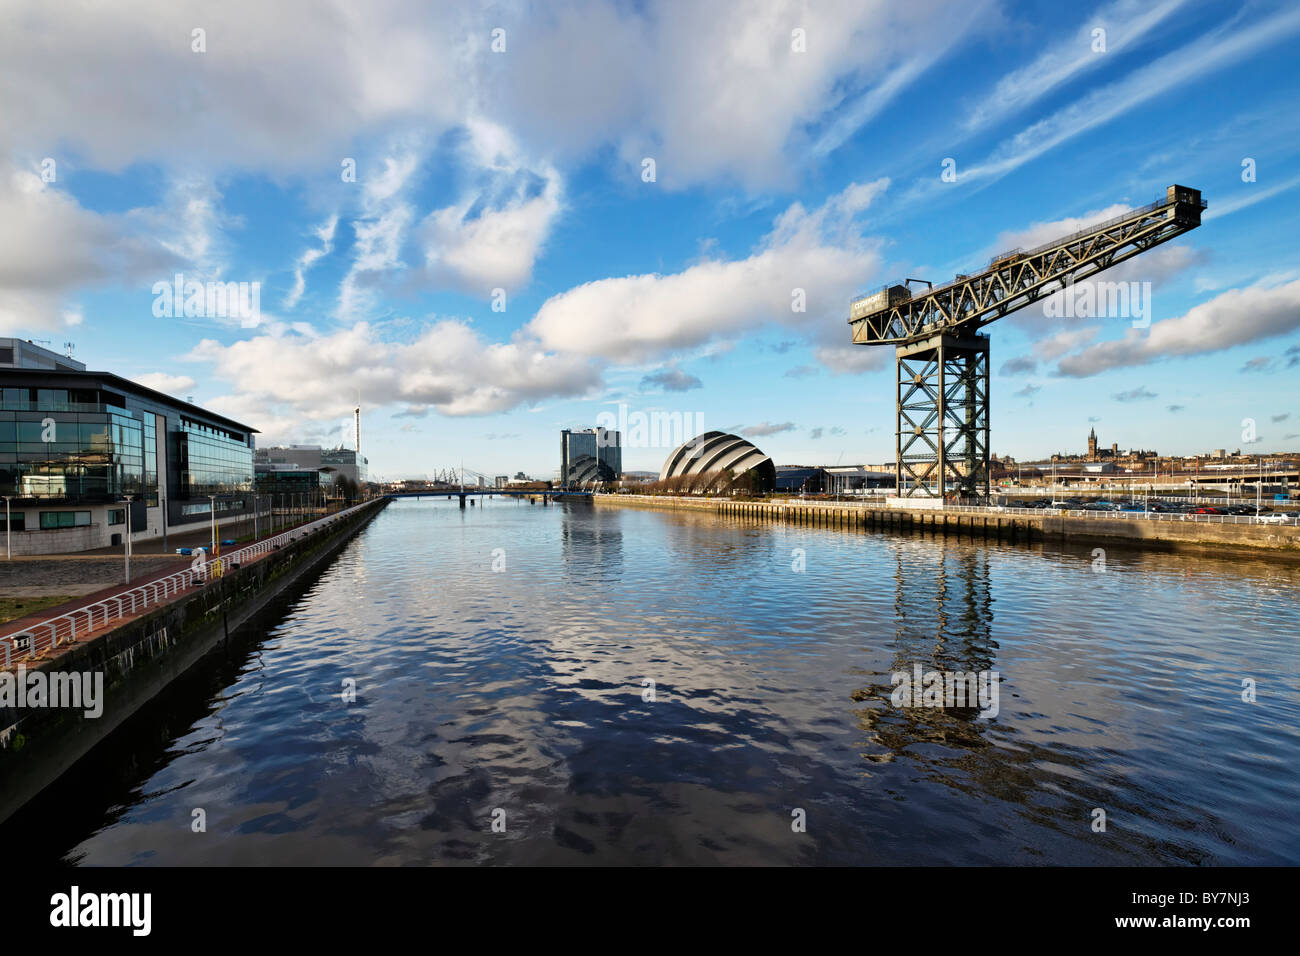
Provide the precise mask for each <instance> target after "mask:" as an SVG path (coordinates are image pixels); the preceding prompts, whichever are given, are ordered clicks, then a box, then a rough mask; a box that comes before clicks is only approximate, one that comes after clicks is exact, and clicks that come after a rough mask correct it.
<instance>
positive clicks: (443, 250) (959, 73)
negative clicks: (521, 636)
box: [0, 0, 1300, 478]
mask: <svg viewBox="0 0 1300 956" xmlns="http://www.w3.org/2000/svg"><path fill="white" fill-rule="evenodd" d="M196 30H198V31H202V32H201V33H196V32H195V31H196ZM498 30H499V31H503V32H502V33H494V31H498ZM1098 31H1103V32H1100V33H1099V32H1098ZM1298 41H1300V8H1297V7H1296V6H1295V5H1294V4H1285V3H1267V2H1259V3H1244V4H1226V3H1212V2H1197V0H1146V2H1135V0H1104V2H1101V3H1096V4H1086V3H1085V4H1075V5H1062V4H1057V3H1010V2H1003V3H999V2H994V0H984V2H979V0H963V2H954V3H948V2H942V0H917V2H910V3H907V4H898V3H885V2H882V3H870V2H864V0H853V2H847V0H846V2H843V3H837V2H816V3H813V2H808V3H794V2H776V0H771V2H758V0H755V2H752V3H710V4H699V3H604V2H581V3H563V2H559V3H554V4H547V5H544V6H543V5H533V4H524V3H520V4H513V3H494V4H485V5H468V4H467V5H463V6H461V7H460V8H453V9H439V8H437V6H436V5H435V6H434V7H431V6H430V5H428V4H421V3H403V2H396V0H394V2H382V3H376V4H373V5H367V6H366V7H365V9H364V10H363V9H361V8H360V7H359V6H358V5H354V4H348V3H343V2H337V3H331V2H325V3H320V2H306V0H301V2H297V0H290V2H284V3H277V4H274V5H267V4H261V3H254V2H242V0H241V2H229V3H225V4H222V5H221V6H220V7H219V8H212V7H211V6H210V5H198V4H186V3H175V2H157V3H146V2H137V3H133V4H130V5H128V7H127V8H125V9H119V10H116V11H112V10H109V9H107V8H102V7H99V6H93V5H92V6H88V7H86V8H85V9H84V10H82V11H81V12H80V13H79V14H78V16H76V17H69V16H66V15H64V14H63V13H59V12H58V11H55V10H52V9H49V8H48V7H47V5H43V4H40V3H25V2H18V3H10V4H6V5H5V7H4V9H3V10H2V11H0V115H3V116H4V117H5V121H4V123H3V124H0V221H3V222H5V223H6V228H5V230H4V235H2V236H0V334H6V335H18V336H21V337H24V338H32V339H38V340H48V341H50V342H51V343H53V345H54V346H55V347H56V348H61V347H62V344H63V343H64V342H68V341H71V342H74V343H75V354H76V356H77V357H78V358H80V359H81V360H83V361H85V362H87V363H88V365H89V366H90V367H91V368H95V369H106V370H110V371H115V372H117V373H119V374H122V375H125V376H128V377H131V378H135V379H137V380H140V381H144V382H146V383H148V384H151V385H154V386H155V387H160V388H162V389H164V390H166V391H170V392H172V393H174V394H177V395H180V396H181V397H185V396H193V397H194V399H195V400H196V401H197V402H199V403H200V404H203V405H206V406H209V407H211V408H213V409H216V410H219V411H222V412H224V413H226V414H229V415H231V416H233V417H235V418H237V419H239V420H241V421H245V422H248V423H249V424H251V425H253V426H255V427H257V428H259V429H260V430H261V431H262V432H263V435H262V436H261V437H260V438H259V442H260V443H261V444H272V443H277V442H280V441H299V442H319V443H324V444H333V443H337V442H338V441H340V440H341V439H342V440H345V441H346V442H347V443H348V444H350V443H351V440H352V439H351V431H350V427H349V428H348V430H346V431H345V428H344V423H345V421H347V420H350V416H351V408H352V406H353V405H354V403H355V402H356V400H357V396H358V395H360V399H361V403H362V406H363V445H364V450H365V451H366V453H367V455H368V456H369V458H370V460H371V469H372V472H373V473H375V474H377V475H379V476H382V477H388V478H393V477H400V476H418V475H423V474H428V473H432V472H434V471H436V470H439V469H443V468H448V467H456V466H459V465H460V464H461V462H462V461H463V462H464V464H465V465H466V466H467V467H469V468H472V469H475V470H478V471H480V472H484V473H488V474H501V473H511V474H513V473H514V472H516V471H519V470H523V471H526V472H528V473H531V474H535V475H538V476H541V477H550V476H551V475H552V474H553V472H554V471H555V469H556V468H557V467H558V463H559V462H558V458H559V454H558V445H559V442H558V433H559V430H560V429H561V428H564V427H574V428H580V427H589V426H591V425H593V424H595V423H596V420H597V416H598V415H600V414H601V413H602V412H612V413H614V414H617V412H618V407H619V404H620V403H622V404H624V405H626V407H627V410H628V412H629V413H636V412H645V413H649V412H652V411H656V410H658V411H667V412H680V413H683V414H689V415H691V416H693V418H692V420H693V421H695V422H699V423H702V424H703V426H704V427H705V428H721V429H728V430H738V431H741V432H742V433H744V434H747V435H748V436H749V437H751V438H752V439H753V440H754V441H755V442H756V443H757V444H758V445H759V446H760V447H761V448H763V449H764V450H765V451H767V452H768V453H769V454H771V455H772V456H773V458H775V459H776V460H777V461H778V462H779V463H793V462H803V463H811V462H820V463H835V462H842V463H846V464H847V463H874V462H881V461H887V460H892V457H893V438H892V429H893V424H894V423H893V407H892V403H893V399H892V392H893V385H892V362H893V354H892V350H891V349H888V348H874V349H873V348H866V347H860V346H852V345H850V344H849V328H848V325H847V306H848V300H849V298H850V297H851V295H852V294H853V293H854V292H856V291H859V290H864V289H869V288H874V287H877V286H879V285H881V284H883V283H885V282H887V281H892V280H895V279H901V278H903V277H905V276H910V277H919V278H924V279H930V280H932V281H934V282H936V283H938V282H941V281H945V280H947V279H950V278H951V277H952V275H953V274H954V273H955V272H959V271H960V272H969V271H974V270H975V269H976V268H977V267H978V266H979V265H980V264H982V263H984V262H986V261H987V260H988V259H989V258H990V257H991V256H992V255H994V254H995V253H997V252H999V251H1001V250H1003V249H1008V248H1012V247H1015V246H1028V245H1031V244H1035V243H1037V242H1039V241H1044V240H1046V239H1049V238H1051V237H1052V236H1053V235H1056V234H1060V233H1062V232H1068V231H1071V230H1072V229H1073V228H1075V227H1076V226H1077V225H1080V224H1082V223H1086V222H1087V221H1089V220H1096V219H1099V218H1106V217H1108V216H1110V215H1113V214H1114V213H1115V212H1117V211H1118V210H1119V209H1121V208H1123V207H1129V206H1134V205H1139V204H1142V203H1146V202H1149V201H1151V200H1153V199H1155V198H1156V197H1157V196H1158V195H1160V194H1162V193H1163V190H1164V188H1165V187H1166V186H1167V185H1169V184H1170V183H1175V182H1177V183H1181V184H1185V185H1190V186H1193V187H1197V188H1200V189H1202V190H1203V191H1204V195H1205V197H1206V199H1207V200H1208V201H1209V203H1210V207H1209V210H1208V211H1207V216H1206V219H1205V223H1204V225H1203V226H1202V227H1201V228H1200V229H1198V230H1195V231H1193V232H1192V233H1190V234H1188V235H1186V236H1184V237H1182V238H1180V239H1178V240H1175V241H1174V242H1171V243H1168V244H1166V245H1165V246H1162V247H1160V248H1159V249H1157V250H1154V251H1152V252H1150V253H1147V254H1145V255H1143V256H1139V257H1138V258H1136V259H1134V260H1132V261H1131V262H1129V263H1127V264H1125V265H1124V266H1121V267H1118V268H1117V269H1116V270H1114V273H1113V274H1107V275H1105V276H1103V278H1112V279H1116V280H1121V279H1122V280H1124V281H1129V282H1137V283H1150V298H1149V302H1147V303H1146V304H1147V305H1149V308H1150V313H1149V317H1150V320H1151V324H1150V327H1149V328H1146V329H1133V328H1132V321H1131V319H1130V318H1128V317H1124V316H1111V317H1105V316H1103V317H1099V318H1054V317H1051V316H1048V315H1045V314H1044V312H1043V309H1042V308H1039V307H1035V308H1031V309H1026V310H1023V311H1022V312H1021V313H1018V314H1017V315H1015V316H1012V317H1008V318H1007V319H1004V320H1002V321H1000V322H998V323H996V324H995V325H993V326H992V327H990V329H989V331H990V334H991V336H992V342H993V355H992V368H993V370H994V378H993V384H992V389H993V393H992V430H993V440H992V445H993V450H994V451H995V452H996V453H999V454H1012V455H1015V456H1017V457H1022V458H1028V457H1033V456H1041V455H1046V454H1050V453H1051V452H1054V451H1058V450H1060V451H1079V450H1082V448H1083V446H1084V441H1085V437H1086V435H1087V433H1088V430H1089V429H1090V428H1092V427H1096V429H1097V433H1098V436H1099V438H1100V440H1101V442H1102V443H1103V444H1104V445H1109V444H1110V443H1111V442H1118V444H1119V445H1120V447H1122V448H1128V447H1134V448H1154V449H1157V450H1159V451H1161V452H1163V453H1170V454H1172V453H1193V452H1196V451H1202V450H1206V449H1210V448H1216V447H1227V448H1230V449H1231V448H1238V447H1240V448H1243V450H1247V451H1264V452H1267V451H1277V450H1289V449H1300V403H1297V397H1298V396H1300V374H1298V370H1300V255H1298V253H1300V235H1297V229H1296V223H1297V222H1300V136H1297V132H1298V130H1297V125H1298V124H1300V118H1298V117H1300V110H1298V109H1297V103H1298V101H1300V96H1298V94H1300V70H1298V69H1297V68H1296V65H1295V64H1296V62H1297V61H1296V50H1297V43H1298ZM494 47H495V48H494ZM502 47H504V48H503V49H502ZM646 160H653V162H654V177H653V181H647V178H648V177H647V175H646V167H647V164H646ZM945 160H951V161H952V162H951V163H949V164H948V166H949V167H950V168H952V169H954V170H955V173H956V177H955V181H946V180H945V178H944V177H943V176H942V173H943V172H944V169H945V165H944V161H945ZM1243 164H1244V165H1243ZM351 166H354V168H355V173H356V174H355V177H354V178H352V177H349V176H346V175H345V173H346V171H347V170H348V169H349V168H350V167H351ZM51 171H52V172H53V175H50V172H51ZM1252 173H1253V176H1252V175H1251V174H1252ZM951 178H952V177H949V179H951ZM177 273H180V274H182V275H183V276H184V278H185V279H186V280H189V281H196V282H209V281H224V282H249V283H259V286H258V288H259V292H260V310H259V314H258V316H257V321H256V325H250V324H248V323H246V322H241V321H240V319H239V318H238V317H233V318H232V317H230V316H221V315H215V316H214V315H203V316H191V317H185V316H183V315H182V316H180V317H172V316H170V315H166V314H164V315H161V316H160V315H158V314H156V312H157V311H158V310H157V309H156V308H155V305H156V295H155V292H154V288H155V284H156V283H159V282H163V283H170V282H171V281H172V279H173V276H174V275H176V274H177ZM796 288H799V289H802V290H804V293H805V295H806V301H807V307H806V310H805V311H803V312H795V311H793V310H792V308H791V303H792V290H794V289H796ZM494 290H501V291H500V292H495V291H494ZM494 304H495V305H496V306H497V308H495V309H494ZM1116 342H1125V343H1126V345H1125V346H1124V347H1117V346H1116V345H1115V344H1113V343H1116ZM1288 350H1291V352H1290V354H1288ZM1247 418H1249V419H1252V420H1254V422H1255V423H1256V433H1257V436H1258V441H1257V442H1255V443H1253V444H1246V443H1243V441H1242V433H1243V428H1242V420H1243V419H1247ZM668 451H669V448H667V447H640V448H628V449H627V450H626V451H625V453H624V465H625V467H627V468H636V469H647V470H651V469H656V470H657V469H658V467H659V466H660V464H661V463H662V461H663V459H664V457H665V456H666V455H667V453H668Z"/></svg>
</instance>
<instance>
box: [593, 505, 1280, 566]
mask: <svg viewBox="0 0 1300 956" xmlns="http://www.w3.org/2000/svg"><path fill="white" fill-rule="evenodd" d="M592 501H593V502H594V503H595V504H596V505H598V506H602V507H604V506H614V507H626V508H652V509H659V510H664V511H700V512H707V513H710V514H716V515H720V516H723V517H731V518H741V519H749V520H766V521H777V522H782V523H788V524H797V525H805V526H811V527H824V528H839V529H843V530H861V531H881V532H895V533H908V534H910V533H915V532H922V533H929V534H935V535H940V536H949V537H953V538H980V539H983V540H992V541H1005V542H1009V543H1013V544H1029V543H1042V542H1057V543H1066V542H1077V543H1079V544H1094V545H1102V546H1104V545H1107V544H1110V545H1116V546H1125V547H1134V548H1146V549H1150V550H1159V551H1169V552H1180V551H1181V552H1188V553H1199V554H1217V555H1220V556H1228V557H1232V556H1236V557H1242V556H1252V557H1257V558H1267V559H1269V560H1280V561H1285V562H1296V563H1300V527H1291V526H1278V525H1263V524H1259V525H1256V524H1217V523H1213V522H1206V521H1154V520H1145V519H1121V518H1105V517H1097V518H1084V517H1078V516H1074V515H1063V514H1041V515H1037V514H1035V515H1024V514H1005V513H999V512H994V511H989V512H962V511H945V510H943V509H941V508H917V509H908V508H890V507H886V506H884V505H883V504H882V505H881V506H880V507H878V508H872V507H867V506H864V505H846V504H836V503H834V502H815V501H763V500H754V501H743V500H732V499H726V498H688V497H680V498H679V497H672V496H668V495H619V494H614V495H595V496H593V497H592Z"/></svg>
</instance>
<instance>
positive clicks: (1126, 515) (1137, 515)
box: [943, 504, 1300, 527]
mask: <svg viewBox="0 0 1300 956" xmlns="http://www.w3.org/2000/svg"><path fill="white" fill-rule="evenodd" d="M943 510H944V511H968V512H975V513H983V514H1022V515H1042V514H1049V515H1067V516H1068V517H1072V518H1122V519H1125V520H1133V519H1136V520H1139V521H1200V522H1205V523H1210V524H1276V525H1285V526H1291V527H1295V526H1300V518H1286V517H1283V516H1281V515H1277V516H1269V515H1203V514H1189V513H1186V512H1178V511H1114V510H1111V509H1109V508H1070V507H1067V506H1059V505H1058V506H1051V507H1043V508H1015V507H1012V506H1010V505H1007V506H1002V505H951V504H950V505H944V508H943ZM1279 519H1280V520H1279Z"/></svg>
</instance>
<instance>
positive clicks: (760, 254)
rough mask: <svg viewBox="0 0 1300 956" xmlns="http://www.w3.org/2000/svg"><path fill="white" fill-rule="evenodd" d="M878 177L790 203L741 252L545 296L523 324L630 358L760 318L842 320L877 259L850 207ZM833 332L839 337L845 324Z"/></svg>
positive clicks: (871, 191)
mask: <svg viewBox="0 0 1300 956" xmlns="http://www.w3.org/2000/svg"><path fill="white" fill-rule="evenodd" d="M887 186H888V180H878V181H876V182H874V183H867V184H857V183H855V184H852V185H850V186H849V187H848V188H847V189H845V190H844V191H843V192H840V193H837V194H835V195H833V196H831V197H830V198H829V199H828V200H827V201H826V202H825V204H823V205H822V206H821V207H819V208H817V209H814V210H812V211H811V212H810V211H807V210H805V209H804V207H803V206H802V205H801V204H799V203H795V204H793V205H792V206H790V207H789V208H788V209H787V210H786V211H785V212H784V213H782V214H781V215H780V216H779V217H777V219H776V221H775V223H774V224H773V228H772V231H771V232H769V233H768V234H767V235H766V236H765V237H764V238H763V240H762V242H761V243H760V244H759V246H758V248H757V249H756V250H755V251H754V253H753V254H752V255H750V256H749V257H748V258H745V259H740V260H731V261H718V260H710V261H706V262H701V263H698V264H696V265H693V266H690V267H689V268H687V269H685V270H683V271H682V272H678V273H675V274H672V275H659V274H648V275H633V276H625V277H620V278H609V279H601V280H598V281H595V282H588V283H586V284H584V285H581V286H578V287H576V288H574V289H570V290H568V291H566V292H563V293H561V294H559V295H556V296H552V297H551V298H550V299H548V300H547V301H546V302H544V303H543V304H542V307H541V308H540V309H539V310H538V312H537V315H536V316H534V317H533V319H532V321H530V322H529V323H528V325H527V326H526V327H525V328H526V331H527V332H528V333H530V334H532V335H534V336H536V338H537V339H538V341H539V342H541V343H542V345H544V346H545V347H546V348H549V349H556V350H559V351H563V352H571V353H576V354H580V355H590V356H599V357H601V358H605V359H608V360H610V361H614V362H620V363H638V362H647V361H651V360H654V359H656V358H660V357H664V356H666V355H668V354H670V353H671V352H673V351H675V350H680V349H684V348H691V347H694V346H698V345H702V344H704V343H706V342H709V341H711V340H714V339H717V338H720V337H723V336H727V335H737V334H741V333H743V332H748V331H751V330H754V329H757V328H759V327H761V326H763V325H765V324H769V323H771V324H780V325H785V326H790V327H796V328H797V327H810V326H814V325H815V324H818V323H821V322H822V321H823V320H827V319H829V318H830V317H832V316H836V317H839V318H840V319H841V320H842V321H844V322H847V313H848V302H849V299H850V297H851V296H852V294H853V292H854V291H855V290H856V289H858V288H860V287H861V286H862V285H863V284H864V283H865V282H866V281H867V280H868V279H869V277H870V276H871V275H873V274H874V273H875V272H876V271H877V269H878V267H879V256H878V254H877V251H876V243H875V242H874V241H872V240H868V239H867V238H866V237H865V236H864V235H863V234H862V231H861V228H860V226H859V225H858V224H857V223H856V222H855V217H856V216H857V215H858V214H859V213H861V212H862V211H863V210H865V209H866V207H867V205H868V204H869V203H870V202H871V200H872V199H873V198H874V197H875V196H877V195H879V194H880V193H881V192H882V191H883V190H884V189H885V188H886V187H887ZM795 289H802V290H804V292H805V293H806V295H807V311H805V312H795V311H793V310H792V302H793V290H795ZM843 332H844V336H845V338H846V339H847V337H848V327H847V325H845V326H844V329H843Z"/></svg>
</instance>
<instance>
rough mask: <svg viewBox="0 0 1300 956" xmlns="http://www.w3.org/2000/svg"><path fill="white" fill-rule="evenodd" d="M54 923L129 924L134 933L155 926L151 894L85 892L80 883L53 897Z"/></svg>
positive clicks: (61, 924)
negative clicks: (82, 890)
mask: <svg viewBox="0 0 1300 956" xmlns="http://www.w3.org/2000/svg"><path fill="white" fill-rule="evenodd" d="M50 925H51V926H57V927H73V928H75V927H78V926H110V927H111V926H126V927H129V928H130V929H131V934H132V935H133V936H148V935H149V932H150V930H151V929H152V928H153V895H152V894H150V893H82V892H81V888H80V887H78V886H74V887H72V889H71V890H69V891H68V892H67V893H55V894H54V895H53V896H51V897H50Z"/></svg>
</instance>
